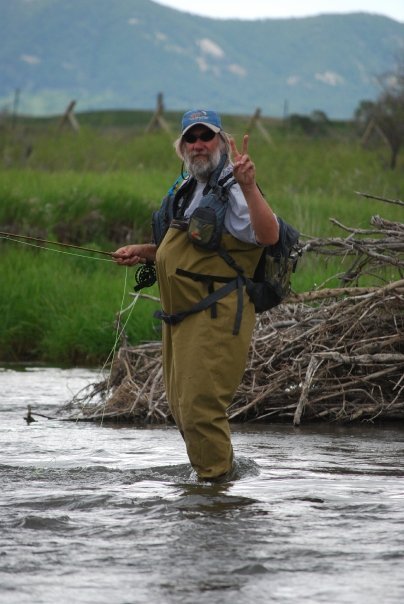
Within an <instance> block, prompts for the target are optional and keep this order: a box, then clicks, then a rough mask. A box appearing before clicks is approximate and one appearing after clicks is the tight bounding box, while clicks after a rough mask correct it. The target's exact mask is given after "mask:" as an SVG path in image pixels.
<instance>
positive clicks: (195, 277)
mask: <svg viewBox="0 0 404 604" xmlns="http://www.w3.org/2000/svg"><path fill="white" fill-rule="evenodd" d="M175 272H176V273H177V275H183V276H184V277H189V278H190V279H192V281H201V282H203V283H206V284H207V287H208V292H209V294H213V292H214V291H215V288H214V283H215V282H217V283H229V282H230V281H234V277H219V276H216V275H205V274H201V273H193V272H192V271H186V270H184V269H183V268H177V270H176V271H175ZM210 316H211V317H212V319H216V318H217V305H216V302H214V303H213V304H212V306H211V307H210Z"/></svg>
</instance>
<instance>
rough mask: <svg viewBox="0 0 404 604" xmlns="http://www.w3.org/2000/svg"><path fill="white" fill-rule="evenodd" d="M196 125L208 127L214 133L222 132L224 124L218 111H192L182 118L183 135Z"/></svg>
mask: <svg viewBox="0 0 404 604" xmlns="http://www.w3.org/2000/svg"><path fill="white" fill-rule="evenodd" d="M196 125H202V126H206V127H207V128H209V129H210V130H213V132H216V133H218V132H220V131H221V129H222V122H221V119H220V116H219V114H218V113H216V111H205V110H204V109H191V111H187V112H186V113H184V115H183V116H182V122H181V127H182V135H183V134H185V132H186V131H187V130H189V129H190V128H192V127H193V126H196Z"/></svg>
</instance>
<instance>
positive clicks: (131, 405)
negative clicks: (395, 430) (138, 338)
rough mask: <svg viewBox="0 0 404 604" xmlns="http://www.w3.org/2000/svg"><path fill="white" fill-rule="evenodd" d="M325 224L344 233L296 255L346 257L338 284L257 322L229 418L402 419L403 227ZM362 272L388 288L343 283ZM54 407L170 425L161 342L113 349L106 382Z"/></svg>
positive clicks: (379, 222)
mask: <svg viewBox="0 0 404 604" xmlns="http://www.w3.org/2000/svg"><path fill="white" fill-rule="evenodd" d="M384 201H388V200H384ZM395 203H399V204H402V205H404V204H403V202H400V201H397V202H395ZM334 222H335V223H336V224H337V225H338V226H339V227H340V228H342V229H343V230H344V231H347V232H348V235H347V237H345V238H331V239H322V240H320V239H315V240H314V239H313V240H310V241H307V242H306V244H305V250H306V252H309V251H314V252H315V253H321V254H331V255H344V256H347V257H348V259H349V260H350V261H351V265H350V266H349V268H348V270H347V271H345V272H344V274H342V275H340V276H339V277H340V280H341V283H342V284H343V286H342V287H340V288H337V289H320V290H316V291H312V292H308V293H305V294H298V295H293V296H291V297H290V298H289V299H288V302H287V303H286V304H282V305H280V306H279V307H277V308H276V309H273V310H272V311H271V312H268V313H264V314H262V315H259V316H258V318H257V325H256V329H255V332H254V337H253V340H252V344H251V348H250V353H249V360H248V365H247V368H246V371H245V375H244V378H243V381H242V383H241V385H240V387H239V388H238V390H237V393H236V396H235V397H234V400H233V402H232V405H231V406H230V408H229V417H230V419H231V420H234V421H238V422H241V421H251V420H253V421H258V420H260V421H291V422H292V421H293V423H294V424H296V425H298V424H300V422H301V421H315V420H322V421H347V422H348V421H355V420H364V419H366V420H376V419H379V420H396V419H399V420H403V419H404V254H403V252H404V224H402V223H393V222H391V221H387V220H383V219H382V218H380V217H379V216H374V217H373V218H372V220H371V225H372V228H371V229H369V230H363V229H351V228H348V227H345V226H344V225H342V224H341V223H338V222H337V221H334ZM364 275H372V276H373V277H374V278H376V277H377V278H382V277H384V278H385V276H386V275H387V278H388V282H387V283H386V282H385V283H384V284H383V285H381V286H379V287H359V286H357V285H356V286H355V285H354V286H352V285H353V284H355V283H358V279H359V277H360V276H364ZM373 280H375V279H373ZM347 284H348V285H349V287H348V286H346V285H347ZM61 411H63V413H64V414H65V413H66V412H67V413H68V414H69V415H70V416H71V417H72V418H73V417H74V418H75V419H83V420H85V419H87V420H90V419H92V420H100V419H105V420H106V419H111V418H114V419H117V418H119V419H121V420H124V421H131V422H135V423H140V424H144V423H165V422H169V421H170V420H171V418H170V413H169V409H168V405H167V401H166V397H165V393H164V386H163V378H162V362H161V344H160V342H152V343H147V344H143V345H140V346H137V347H135V348H132V347H130V346H127V345H125V344H124V345H122V346H121V348H120V349H119V351H118V353H117V355H116V357H115V359H114V362H113V364H112V367H111V369H110V372H109V375H108V376H107V377H106V378H105V380H103V381H101V382H99V383H97V384H93V385H90V386H89V387H88V388H87V389H86V390H85V391H82V392H80V393H78V394H77V395H76V396H75V397H74V399H73V400H72V401H71V402H70V403H69V405H68V406H67V407H65V408H64V409H63V410H61Z"/></svg>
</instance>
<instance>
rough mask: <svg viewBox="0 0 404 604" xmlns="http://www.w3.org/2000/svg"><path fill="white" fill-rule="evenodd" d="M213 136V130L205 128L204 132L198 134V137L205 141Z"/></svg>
mask: <svg viewBox="0 0 404 604" xmlns="http://www.w3.org/2000/svg"><path fill="white" fill-rule="evenodd" d="M214 136H215V132H213V130H206V132H202V134H200V135H199V138H200V139H201V141H204V142H207V141H211V140H212V138H213V137H214Z"/></svg>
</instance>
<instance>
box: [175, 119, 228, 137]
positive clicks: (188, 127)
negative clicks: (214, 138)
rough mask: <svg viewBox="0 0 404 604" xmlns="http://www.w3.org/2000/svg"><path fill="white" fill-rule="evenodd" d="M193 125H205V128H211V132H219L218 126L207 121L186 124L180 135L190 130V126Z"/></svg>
mask: <svg viewBox="0 0 404 604" xmlns="http://www.w3.org/2000/svg"><path fill="white" fill-rule="evenodd" d="M194 126H206V128H209V130H213V132H215V133H216V134H217V133H218V132H220V130H221V129H220V128H218V126H214V125H213V124H208V123H207V122H195V123H194V124H190V125H189V126H187V127H186V128H184V130H183V131H182V133H181V136H183V135H184V134H185V133H186V132H188V130H191V128H193V127H194Z"/></svg>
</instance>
